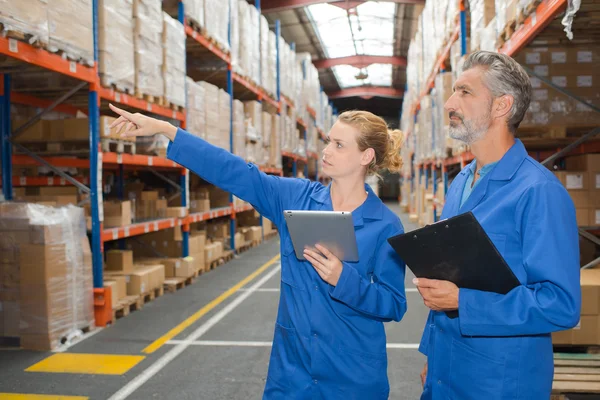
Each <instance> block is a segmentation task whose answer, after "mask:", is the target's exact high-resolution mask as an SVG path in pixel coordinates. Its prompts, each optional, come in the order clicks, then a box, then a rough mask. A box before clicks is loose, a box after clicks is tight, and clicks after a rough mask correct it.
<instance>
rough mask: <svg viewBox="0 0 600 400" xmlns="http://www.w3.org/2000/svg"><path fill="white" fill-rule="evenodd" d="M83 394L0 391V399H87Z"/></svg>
mask: <svg viewBox="0 0 600 400" xmlns="http://www.w3.org/2000/svg"><path fill="white" fill-rule="evenodd" d="M88 399H89V397H83V396H60V395H56V394H21V393H0V400H88Z"/></svg>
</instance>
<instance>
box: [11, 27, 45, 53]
mask: <svg viewBox="0 0 600 400" xmlns="http://www.w3.org/2000/svg"><path fill="white" fill-rule="evenodd" d="M0 33H1V34H2V36H4V37H7V38H9V39H15V40H18V41H20V42H25V43H28V44H30V45H32V46H33V47H37V48H46V47H47V46H48V43H47V42H45V41H43V40H42V39H41V38H40V37H38V36H37V35H35V34H32V33H28V32H22V31H19V30H14V29H10V28H9V27H7V26H6V25H4V24H3V23H0Z"/></svg>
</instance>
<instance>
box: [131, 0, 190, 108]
mask: <svg viewBox="0 0 600 400" xmlns="http://www.w3.org/2000/svg"><path fill="white" fill-rule="evenodd" d="M133 20H134V24H135V28H134V31H133V39H134V40H133V45H134V50H135V91H136V96H138V97H141V96H143V95H149V96H154V97H162V96H163V92H164V79H163V71H162V64H163V57H160V56H157V55H158V54H162V53H163V49H162V31H163V13H162V3H161V1H160V0H134V2H133ZM182 79H184V78H182Z"/></svg>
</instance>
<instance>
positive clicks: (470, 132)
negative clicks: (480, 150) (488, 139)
mask: <svg viewBox="0 0 600 400" xmlns="http://www.w3.org/2000/svg"><path fill="white" fill-rule="evenodd" d="M449 115H450V118H452V117H456V118H458V119H460V121H453V120H450V129H449V132H450V137H451V138H452V139H456V140H460V141H461V142H465V143H466V144H468V145H472V144H473V143H475V142H476V141H478V140H480V139H481V138H483V137H484V136H485V134H486V132H487V130H488V129H489V128H490V125H491V123H492V121H491V118H490V117H491V115H490V112H487V113H486V114H485V115H482V116H481V117H480V118H477V119H475V120H465V118H464V116H463V115H462V114H459V113H457V112H455V111H451V112H450V114H449Z"/></svg>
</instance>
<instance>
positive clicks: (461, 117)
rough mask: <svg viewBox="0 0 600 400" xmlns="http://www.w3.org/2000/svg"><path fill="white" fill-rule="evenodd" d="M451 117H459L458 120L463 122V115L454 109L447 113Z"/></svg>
mask: <svg viewBox="0 0 600 400" xmlns="http://www.w3.org/2000/svg"><path fill="white" fill-rule="evenodd" d="M452 117H456V118H458V119H460V122H464V117H463V116H462V115H461V114H459V113H457V112H456V111H450V113H449V114H448V118H452Z"/></svg>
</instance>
